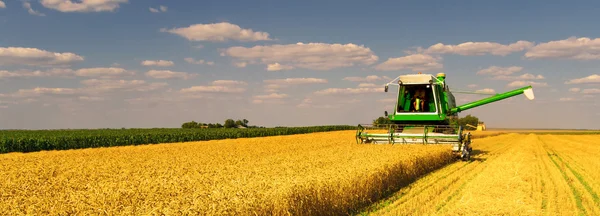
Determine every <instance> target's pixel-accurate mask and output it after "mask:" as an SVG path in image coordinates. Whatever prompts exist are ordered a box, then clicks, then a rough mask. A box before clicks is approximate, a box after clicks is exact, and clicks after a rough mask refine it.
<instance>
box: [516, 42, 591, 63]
mask: <svg viewBox="0 0 600 216" xmlns="http://www.w3.org/2000/svg"><path fill="white" fill-rule="evenodd" d="M525 58H529V59H552V58H554V59H559V58H561V59H575V60H598V59H600V38H596V39H590V38H587V37H581V38H576V37H570V38H567V39H565V40H558V41H550V42H547V43H541V44H538V45H536V46H535V47H533V48H531V49H530V50H529V51H528V52H527V53H525Z"/></svg>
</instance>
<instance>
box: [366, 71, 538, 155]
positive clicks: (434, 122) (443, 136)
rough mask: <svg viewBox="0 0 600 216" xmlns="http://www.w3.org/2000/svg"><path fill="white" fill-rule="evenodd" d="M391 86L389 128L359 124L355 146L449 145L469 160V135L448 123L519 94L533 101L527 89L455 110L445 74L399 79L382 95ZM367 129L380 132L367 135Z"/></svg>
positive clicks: (386, 125) (400, 77)
mask: <svg viewBox="0 0 600 216" xmlns="http://www.w3.org/2000/svg"><path fill="white" fill-rule="evenodd" d="M390 85H396V86H398V97H397V99H396V104H395V105H394V113H392V114H391V115H388V112H387V111H385V116H386V117H387V118H388V119H389V120H390V121H391V122H392V124H385V125H372V124H359V125H358V130H357V132H356V141H357V143H361V144H363V143H374V144H377V143H386V144H390V143H391V144H396V143H398V144H417V143H418V144H452V151H453V152H455V153H456V154H457V155H458V156H459V157H460V158H461V159H463V160H469V159H470V156H471V151H472V148H471V146H470V144H471V133H470V132H467V133H464V131H463V128H462V127H461V126H458V125H452V124H451V123H450V119H453V118H457V117H458V113H459V112H461V111H465V110H468V109H472V108H475V107H478V106H482V105H485V104H488V103H492V102H496V101H500V100H503V99H507V98H510V97H514V96H517V95H520V94H524V95H525V97H527V99H529V100H533V99H534V95H533V88H532V87H531V86H526V87H523V88H519V89H515V90H512V91H508V92H505V93H501V94H495V95H493V96H491V97H488V98H484V99H481V100H477V101H473V102H470V103H467V104H463V105H460V106H456V102H455V99H454V95H452V92H450V89H449V87H448V85H447V84H446V74H444V73H438V74H437V76H433V75H431V74H420V73H419V74H407V75H401V76H398V77H397V78H395V79H393V80H392V81H390V82H389V83H387V84H386V85H385V92H388V89H389V86H390ZM367 129H375V130H382V132H381V133H369V132H367V131H366V130H367Z"/></svg>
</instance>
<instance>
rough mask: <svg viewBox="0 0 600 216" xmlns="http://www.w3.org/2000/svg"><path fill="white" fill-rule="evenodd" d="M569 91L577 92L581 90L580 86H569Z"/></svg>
mask: <svg viewBox="0 0 600 216" xmlns="http://www.w3.org/2000/svg"><path fill="white" fill-rule="evenodd" d="M569 91H570V92H579V91H581V89H580V88H570V89H569Z"/></svg>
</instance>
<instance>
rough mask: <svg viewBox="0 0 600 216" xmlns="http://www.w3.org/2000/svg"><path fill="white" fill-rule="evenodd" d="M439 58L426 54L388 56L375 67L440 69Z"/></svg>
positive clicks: (385, 69)
mask: <svg viewBox="0 0 600 216" xmlns="http://www.w3.org/2000/svg"><path fill="white" fill-rule="evenodd" d="M440 60H441V59H440V58H436V57H433V56H430V55H426V54H413V55H408V56H403V57H398V58H389V59H388V60H387V61H385V62H383V63H381V64H379V65H377V66H376V67H375V69H377V70H383V71H391V70H404V69H411V70H413V71H429V70H437V69H441V68H442V67H443V65H442V64H441V63H440V62H439V61H440Z"/></svg>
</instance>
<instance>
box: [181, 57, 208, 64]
mask: <svg viewBox="0 0 600 216" xmlns="http://www.w3.org/2000/svg"><path fill="white" fill-rule="evenodd" d="M183 60H185V62H187V63H190V64H197V65H201V64H206V65H214V64H215V62H212V61H205V60H202V59H199V60H195V59H194V58H184V59H183Z"/></svg>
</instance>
